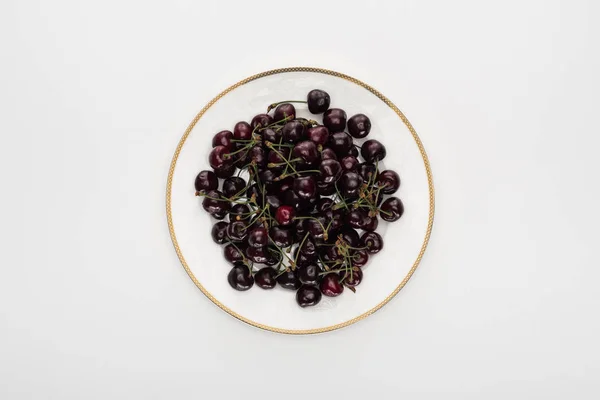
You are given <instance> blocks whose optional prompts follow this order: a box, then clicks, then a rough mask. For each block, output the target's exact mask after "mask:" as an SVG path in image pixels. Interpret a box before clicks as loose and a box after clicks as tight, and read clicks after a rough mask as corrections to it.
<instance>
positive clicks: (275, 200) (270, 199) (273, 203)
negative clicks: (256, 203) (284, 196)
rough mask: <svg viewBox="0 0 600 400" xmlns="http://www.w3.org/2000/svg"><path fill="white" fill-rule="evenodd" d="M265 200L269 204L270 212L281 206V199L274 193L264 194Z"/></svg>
mask: <svg viewBox="0 0 600 400" xmlns="http://www.w3.org/2000/svg"><path fill="white" fill-rule="evenodd" d="M265 200H266V202H267V204H268V205H269V207H270V208H271V212H272V213H273V212H276V211H277V209H278V208H279V207H281V204H282V203H281V199H280V198H279V197H278V196H276V195H274V194H268V195H266V196H265Z"/></svg>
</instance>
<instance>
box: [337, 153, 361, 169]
mask: <svg viewBox="0 0 600 400" xmlns="http://www.w3.org/2000/svg"><path fill="white" fill-rule="evenodd" d="M340 164H341V165H342V169H343V170H344V171H354V172H356V166H357V165H358V160H357V159H356V157H353V156H346V157H344V158H342V161H341V162H340Z"/></svg>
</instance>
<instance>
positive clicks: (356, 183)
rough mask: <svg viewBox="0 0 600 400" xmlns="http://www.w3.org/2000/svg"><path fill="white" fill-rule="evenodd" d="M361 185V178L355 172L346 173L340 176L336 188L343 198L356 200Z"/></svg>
mask: <svg viewBox="0 0 600 400" xmlns="http://www.w3.org/2000/svg"><path fill="white" fill-rule="evenodd" d="M362 184H363V179H362V177H361V176H360V175H359V174H357V173H356V172H352V171H346V172H344V173H343V174H342V177H341V178H340V181H339V183H338V187H340V189H341V192H342V194H343V195H344V196H345V197H350V198H356V197H358V192H359V190H360V187H361V185H362Z"/></svg>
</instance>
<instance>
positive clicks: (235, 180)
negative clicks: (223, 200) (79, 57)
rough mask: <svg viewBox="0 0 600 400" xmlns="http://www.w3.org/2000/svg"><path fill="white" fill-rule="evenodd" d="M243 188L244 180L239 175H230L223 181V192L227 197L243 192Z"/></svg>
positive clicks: (244, 186) (244, 185)
mask: <svg viewBox="0 0 600 400" xmlns="http://www.w3.org/2000/svg"><path fill="white" fill-rule="evenodd" d="M245 188H246V181H245V180H243V179H242V178H240V177H239V176H232V177H231V178H227V179H225V180H224V181H223V194H224V195H225V197H228V198H231V197H233V196H235V195H238V196H239V195H241V194H243V193H244V189H245Z"/></svg>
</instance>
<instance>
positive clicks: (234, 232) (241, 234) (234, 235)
mask: <svg viewBox="0 0 600 400" xmlns="http://www.w3.org/2000/svg"><path fill="white" fill-rule="evenodd" d="M246 228H247V224H246V222H245V221H233V222H230V223H229V225H228V226H227V237H228V238H229V240H231V241H232V242H243V241H244V240H246V238H247V237H248V231H247V229H246Z"/></svg>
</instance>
